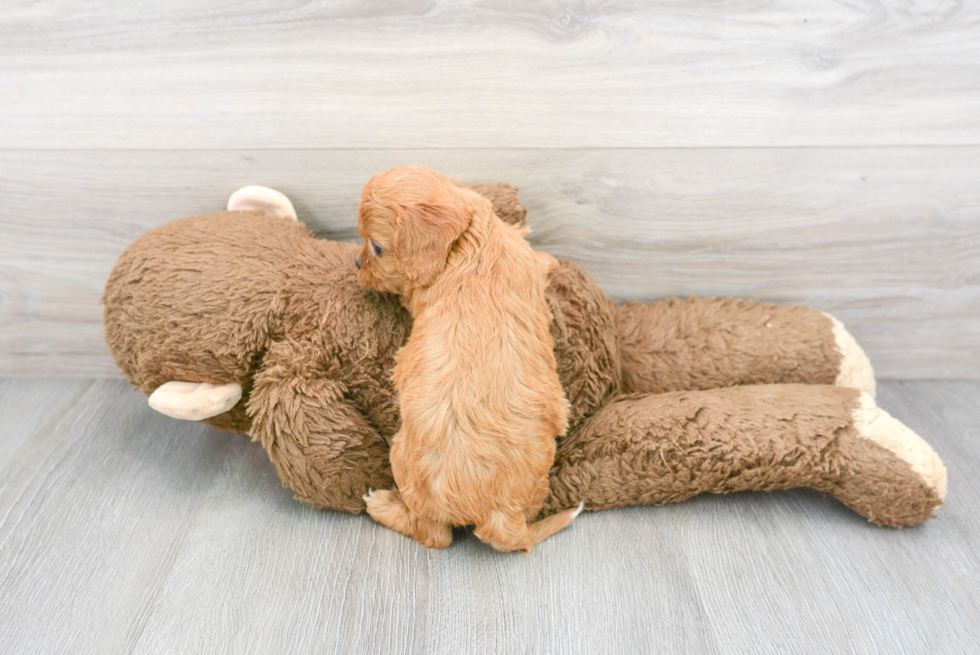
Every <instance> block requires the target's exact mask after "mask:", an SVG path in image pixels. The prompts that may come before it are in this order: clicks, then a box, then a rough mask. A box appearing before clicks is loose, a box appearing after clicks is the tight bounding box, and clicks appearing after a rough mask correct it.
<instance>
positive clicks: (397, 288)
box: [357, 166, 492, 294]
mask: <svg viewBox="0 0 980 655" xmlns="http://www.w3.org/2000/svg"><path fill="white" fill-rule="evenodd" d="M481 202H482V203H483V204H489V203H488V202H487V201H486V200H484V199H483V198H481V197H480V196H478V195H477V194H475V193H473V192H471V191H468V190H466V189H463V188H462V187H460V186H458V185H457V184H456V183H455V182H453V181H452V180H450V179H449V178H448V177H446V176H445V175H442V174H441V173H437V172H436V171H434V170H432V169H430V168H425V167H424V166H402V167H400V168H395V169H392V170H390V171H388V172H386V173H380V174H378V175H375V176H374V177H373V178H371V181H370V182H368V183H367V185H366V186H365V187H364V192H363V193H362V194H361V207H360V214H359V218H358V225H357V231H358V232H359V233H360V235H361V236H362V237H364V247H363V248H362V249H361V254H360V257H359V258H358V265H359V267H360V271H359V273H358V279H359V280H360V282H361V284H363V285H364V286H366V287H368V288H370V289H377V290H379V291H387V292H389V293H399V294H405V293H406V292H409V291H411V290H413V289H418V288H424V287H428V286H430V285H431V284H432V283H433V282H435V280H436V279H437V278H438V277H439V275H440V274H441V273H442V272H443V271H444V270H445V268H446V260H447V258H448V257H449V251H450V250H451V249H452V247H453V244H454V243H456V241H457V240H458V239H459V238H460V236H461V235H462V234H463V232H465V231H466V228H467V227H469V225H470V221H471V220H472V217H473V214H474V212H475V211H477V210H478V209H479V207H480V203H481ZM491 211H492V210H491Z"/></svg>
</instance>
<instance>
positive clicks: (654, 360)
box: [612, 297, 875, 395]
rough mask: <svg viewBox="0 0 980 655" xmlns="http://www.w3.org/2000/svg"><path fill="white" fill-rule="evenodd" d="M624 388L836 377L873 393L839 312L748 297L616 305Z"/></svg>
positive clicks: (832, 380)
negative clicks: (834, 316) (838, 318)
mask: <svg viewBox="0 0 980 655" xmlns="http://www.w3.org/2000/svg"><path fill="white" fill-rule="evenodd" d="M612 310H613V312H614V315H615V320H616V324H617V326H618V328H619V333H620V354H621V358H622V368H623V386H624V391H626V392H628V393H663V392H667V391H679V390H683V389H716V388H723V387H730V386H735V385H747V384H777V383H803V384H831V385H837V386H845V387H850V388H854V389H858V390H859V391H864V392H866V393H869V394H871V395H874V391H875V380H874V371H873V370H872V368H871V363H870V362H869V361H868V358H867V356H866V355H865V354H864V351H863V350H862V349H861V347H860V346H859V345H858V344H857V342H856V341H855V340H854V337H852V336H851V335H850V333H848V331H847V330H846V329H845V328H844V326H843V325H842V324H841V323H840V321H838V320H837V319H835V318H833V317H832V316H830V315H829V314H825V313H823V312H820V311H817V310H814V309H810V308H809V307H803V306H784V305H773V304H771V303H763V302H758V301H754V300H747V299H744V298H696V297H690V298H672V299H668V300H663V301H660V302H655V303H652V304H649V305H648V304H644V303H639V302H632V303H629V304H626V305H616V304H613V305H612Z"/></svg>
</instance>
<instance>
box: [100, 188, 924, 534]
mask: <svg viewBox="0 0 980 655" xmlns="http://www.w3.org/2000/svg"><path fill="white" fill-rule="evenodd" d="M493 188H494V189H495V191H496V195H497V197H495V198H493V199H494V202H495V209H496V211H497V213H498V214H499V215H500V216H501V218H502V219H504V220H507V221H509V222H512V223H519V222H520V221H521V220H522V219H523V208H520V204H519V202H518V201H517V200H516V192H515V190H513V189H512V188H508V187H505V186H495V187H493ZM501 197H504V198H510V200H509V201H507V202H504V203H501V202H500V198H501ZM514 207H518V208H520V209H519V210H518V211H516V212H514V211H509V208H510V209H513V208H514ZM357 250H358V246H356V245H353V244H344V243H337V242H334V241H329V240H322V239H320V240H318V239H315V238H314V237H313V235H312V234H311V233H309V232H308V231H307V230H306V229H305V228H304V227H303V226H302V225H301V224H298V223H293V222H290V221H285V220H283V219H277V218H271V217H268V216H266V215H264V214H262V213H258V212H216V213H213V214H207V215H204V216H197V217H193V218H187V219H182V220H179V221H175V222H173V223H170V224H167V225H164V226H162V227H159V228H156V229H154V230H152V231H150V232H149V233H147V234H145V235H144V236H142V237H140V238H139V239H138V240H136V242H134V243H133V244H132V245H131V246H130V247H129V248H127V249H126V251H125V252H124V253H123V254H122V256H121V257H120V259H119V261H118V263H117V264H116V267H115V268H114V270H113V272H112V276H111V277H110V279H109V282H108V284H107V286H106V293H105V297H104V302H105V331H106V341H107V343H108V345H109V349H110V351H111V352H112V354H113V356H114V357H115V359H116V362H117V363H118V364H119V366H120V368H121V369H122V370H123V372H124V373H125V374H126V375H127V377H128V378H129V379H130V380H131V381H132V383H133V384H134V385H135V386H136V387H137V388H138V389H139V390H140V391H142V392H144V393H146V394H149V393H151V392H152V391H154V390H155V389H156V388H157V387H158V386H159V385H161V384H162V383H164V382H167V381H171V380H186V381H207V382H213V383H216V384H224V383H227V382H239V383H240V384H241V385H242V386H243V387H244V395H243V397H242V400H241V401H240V402H239V404H238V405H237V406H235V407H234V408H233V409H232V410H231V411H230V412H227V413H226V414H222V415H219V416H215V417H214V418H211V419H207V420H206V422H207V423H210V424H212V425H214V426H216V427H221V428H228V429H233V430H237V431H239V432H248V433H250V434H251V435H253V438H255V439H257V440H260V441H261V442H262V444H263V446H264V447H265V448H266V450H267V451H268V453H269V457H270V459H271V460H272V462H273V463H274V465H275V466H276V468H277V470H278V472H279V475H280V477H281V479H282V480H283V483H284V484H285V485H288V486H289V487H291V488H292V489H293V490H294V491H295V493H296V496H297V498H300V499H302V500H304V501H306V502H309V503H312V504H314V505H316V506H318V507H324V508H329V509H337V510H342V511H347V512H363V511H364V501H363V500H362V499H361V496H362V495H363V494H364V493H366V492H367V491H368V489H369V488H371V487H373V488H390V487H391V486H393V484H394V480H393V478H392V475H391V469H390V467H389V464H388V441H389V440H390V438H391V436H392V435H393V434H395V432H397V430H398V428H399V426H400V418H399V415H398V411H397V399H396V395H395V390H394V385H393V382H392V380H391V374H392V369H393V367H394V362H395V353H396V352H397V351H398V349H399V348H401V346H402V345H404V343H405V341H406V340H407V338H408V335H409V333H410V330H411V325H412V320H411V316H410V315H409V313H408V312H407V311H406V310H405V309H404V308H403V307H402V306H401V305H400V304H399V302H398V301H397V300H396V299H394V298H392V297H389V296H385V295H382V294H377V293H374V292H370V291H368V290H366V289H364V288H363V287H361V286H360V285H359V284H358V283H357V279H356V268H355V266H354V262H355V259H356V258H357ZM205 277H206V278H207V280H208V281H207V283H204V282H203V278H205ZM547 298H548V303H549V307H550V309H551V313H552V316H553V321H552V324H551V333H552V336H553V337H554V344H555V359H556V361H557V370H558V374H559V377H560V379H561V383H562V386H563V388H564V390H565V395H566V397H567V398H568V400H569V402H570V405H571V406H570V414H569V424H570V428H569V432H568V435H567V436H566V437H565V438H563V439H562V440H561V441H560V442H559V447H558V450H557V453H556V460H555V466H554V468H553V469H552V473H551V485H550V493H549V495H548V498H547V499H546V501H545V508H546V511H555V510H558V509H565V508H568V507H570V506H572V505H573V504H574V503H575V502H576V501H577V500H578V499H580V498H581V499H584V500H585V502H586V507H587V508H588V509H590V510H599V509H606V508H611V507H622V506H625V505H637V504H660V503H666V502H673V501H676V500H682V499H684V498H688V497H690V496H692V495H695V494H698V493H703V492H705V491H708V492H724V491H732V490H743V489H744V490H750V489H775V488H788V487H794V486H815V487H817V488H820V489H822V490H824V491H826V492H827V493H831V494H834V495H835V496H837V497H838V498H840V499H842V500H843V501H844V502H846V503H847V504H848V505H849V506H850V507H852V508H854V509H855V510H856V511H858V512H860V513H861V514H863V515H864V516H866V517H868V518H869V519H871V520H873V521H875V522H878V523H882V524H885V525H892V526H908V525H914V524H916V523H919V522H921V521H923V520H924V519H926V518H928V517H929V516H931V515H932V512H933V511H934V510H935V508H936V507H937V506H938V505H939V500H938V498H937V497H936V495H935V493H934V492H932V491H931V490H929V489H928V488H926V487H924V485H923V484H922V481H921V478H920V477H919V476H918V475H917V474H916V473H915V472H914V471H912V469H911V468H910V467H909V466H908V465H907V464H906V463H905V462H904V461H901V460H899V459H898V458H896V457H895V456H894V455H892V454H891V453H890V452H888V451H887V450H885V449H884V448H881V447H879V446H877V445H876V444H874V443H873V442H870V441H867V440H865V439H860V438H858V437H856V436H855V434H854V429H853V426H852V425H851V423H850V418H849V408H850V406H851V405H852V404H853V402H854V400H853V398H854V393H853V392H852V391H850V390H848V389H840V388H837V387H829V386H824V385H825V384H826V383H830V382H832V381H833V377H834V375H835V374H836V372H837V368H839V361H840V354H839V353H838V352H836V350H835V349H834V347H833V345H832V344H833V343H834V340H833V337H832V334H831V323H830V321H829V319H827V318H826V316H824V315H823V314H821V313H819V312H816V311H813V310H809V309H806V308H793V309H786V308H779V307H776V306H774V305H769V304H766V303H757V302H752V301H737V300H729V299H703V300H698V299H690V300H686V301H684V300H677V301H664V302H660V303H653V304H651V305H641V304H630V305H626V306H622V307H621V306H619V305H616V304H615V303H611V302H610V301H608V300H607V299H606V297H605V295H604V294H603V292H602V290H601V289H600V288H599V287H598V286H597V285H596V284H595V283H594V282H593V281H592V280H591V279H590V278H589V276H588V274H586V273H585V272H584V271H582V270H581V269H580V268H578V267H576V266H575V265H573V264H571V263H570V262H567V261H561V262H560V263H559V267H558V268H557V269H556V270H554V271H553V272H552V273H551V275H550V276H549V287H548V291H547ZM780 312H783V313H780ZM770 315H771V316H772V317H774V318H775V319H776V320H773V321H763V320H762V319H763V318H764V317H766V316H770ZM767 322H771V323H772V324H773V327H772V328H768V327H767V326H766V323H767ZM705 326H709V327H705ZM777 327H778V329H776V328H777ZM819 371H822V372H819ZM818 372H819V373H818ZM784 382H812V383H820V384H808V385H791V386H786V387H775V386H773V385H775V384H777V383H784ZM747 383H751V384H754V385H761V386H745V387H738V388H724V387H732V386H733V385H740V384H747ZM699 387H717V388H713V389H710V390H703V391H699V390H690V388H695V389H696V388H699ZM623 392H629V393H630V395H628V396H622V395H621V394H622V393H623ZM661 392H675V393H666V394H664V393H661ZM773 394H775V395H773ZM773 404H774V405H775V406H777V407H780V408H782V410H781V411H780V413H779V414H770V413H769V406H770V405H773ZM787 455H789V456H788V457H787Z"/></svg>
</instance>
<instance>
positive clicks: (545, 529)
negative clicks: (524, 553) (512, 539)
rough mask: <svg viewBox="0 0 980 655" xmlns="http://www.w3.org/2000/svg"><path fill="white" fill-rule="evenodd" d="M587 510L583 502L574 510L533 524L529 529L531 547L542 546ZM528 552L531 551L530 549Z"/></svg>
mask: <svg viewBox="0 0 980 655" xmlns="http://www.w3.org/2000/svg"><path fill="white" fill-rule="evenodd" d="M583 509H585V501H584V500H583V501H582V502H580V503H579V504H578V507H573V508H572V509H566V510H565V511H564V512H558V513H557V514H552V515H551V516H549V517H548V518H546V519H541V520H540V521H537V522H535V523H532V524H531V525H529V526H528V527H527V531H528V533H529V536H530V541H531V545H532V546H534V545H537V544H540V543H541V542H542V541H544V540H545V539H547V538H548V537H550V536H551V535H553V534H555V533H556V532H560V531H561V530H564V529H565V528H567V527H568V526H569V525H571V524H572V521H574V520H575V517H577V516H578V515H579V514H581V513H582V510H583ZM528 552H531V549H530V548H528Z"/></svg>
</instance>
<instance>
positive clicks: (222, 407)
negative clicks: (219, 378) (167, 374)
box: [149, 382, 242, 421]
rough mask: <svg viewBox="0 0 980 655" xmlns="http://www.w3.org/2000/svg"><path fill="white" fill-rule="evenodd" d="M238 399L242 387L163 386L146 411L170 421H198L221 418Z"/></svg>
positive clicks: (189, 384) (182, 383) (150, 399)
mask: <svg viewBox="0 0 980 655" xmlns="http://www.w3.org/2000/svg"><path fill="white" fill-rule="evenodd" d="M241 399H242V385H240V384H235V383H234V382H233V383H231V384H222V385H220V386H219V385H214V384H210V383H208V382H167V383H166V384H162V385H160V386H159V387H157V390H156V391H154V392H153V393H152V394H150V398H149V403H150V407H152V408H153V409H155V410H156V411H158V412H160V413H161V414H165V415H166V416H169V417H171V418H179V419H184V420H187V421H200V420H201V419H206V418H211V417H212V416H217V415H218V414H224V413H225V412H227V411H228V410H230V409H231V408H232V407H234V406H235V405H236V404H237V403H238V401H239V400H241Z"/></svg>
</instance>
